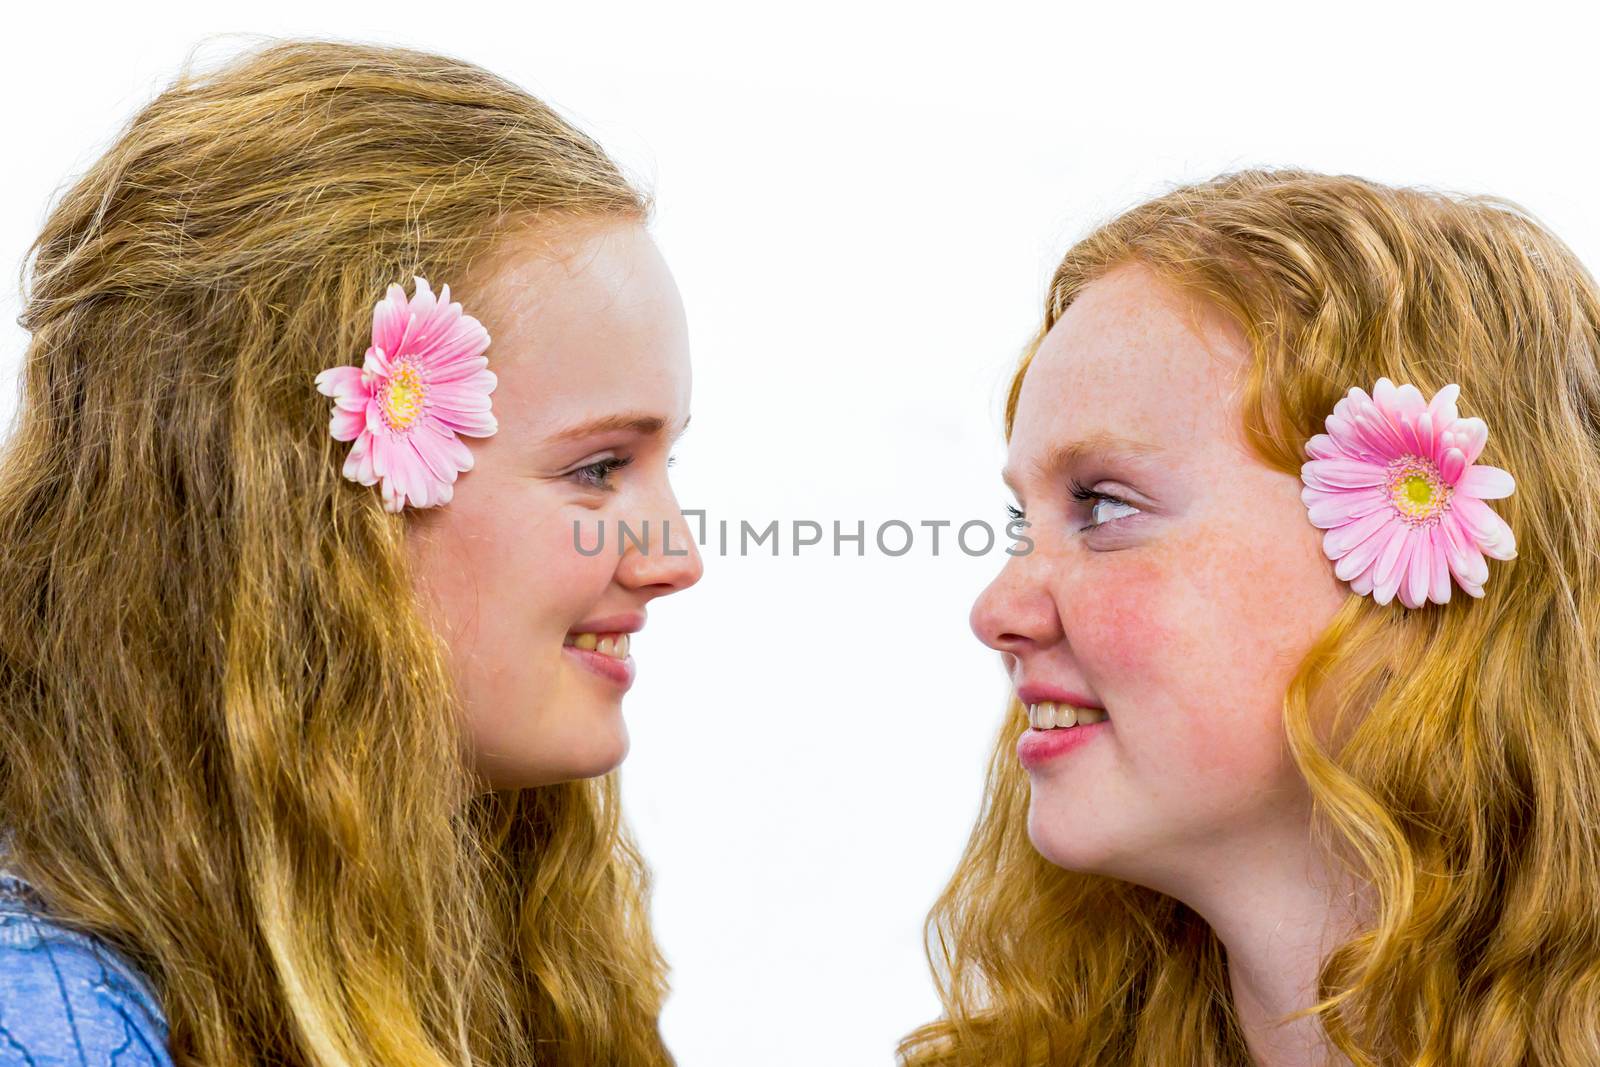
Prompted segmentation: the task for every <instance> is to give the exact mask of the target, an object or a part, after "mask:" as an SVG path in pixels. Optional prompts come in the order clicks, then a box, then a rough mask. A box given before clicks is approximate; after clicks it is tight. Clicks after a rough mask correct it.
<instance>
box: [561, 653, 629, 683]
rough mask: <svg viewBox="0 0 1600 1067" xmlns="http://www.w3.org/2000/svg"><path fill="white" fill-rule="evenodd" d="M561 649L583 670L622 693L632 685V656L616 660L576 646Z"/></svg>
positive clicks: (613, 657)
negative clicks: (598, 677)
mask: <svg viewBox="0 0 1600 1067" xmlns="http://www.w3.org/2000/svg"><path fill="white" fill-rule="evenodd" d="M561 649H562V651H564V652H566V653H567V654H568V655H570V656H572V657H573V658H575V659H576V660H577V661H578V664H579V666H581V667H583V669H584V670H587V671H590V672H592V673H594V674H598V675H599V676H600V677H602V678H604V679H605V680H606V681H608V682H610V683H611V684H613V685H615V686H616V687H617V688H619V689H621V690H622V691H623V692H627V690H628V687H629V686H630V685H632V684H633V670H634V668H633V657H632V656H628V657H626V658H625V659H618V658H617V657H615V656H608V655H606V654H605V653H603V652H594V651H591V650H589V649H587V648H579V647H578V646H577V645H562V646H561Z"/></svg>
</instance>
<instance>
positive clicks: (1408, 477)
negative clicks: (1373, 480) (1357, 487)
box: [1388, 455, 1454, 525]
mask: <svg viewBox="0 0 1600 1067" xmlns="http://www.w3.org/2000/svg"><path fill="white" fill-rule="evenodd" d="M1388 492H1389V500H1390V502H1391V503H1393V504H1394V507H1395V511H1397V512H1399V514H1400V517H1401V518H1402V519H1403V520H1405V521H1406V522H1409V523H1413V524H1418V525H1426V524H1429V523H1431V522H1433V521H1434V519H1435V517H1436V516H1437V515H1438V514H1439V513H1440V512H1441V511H1444V510H1446V509H1448V508H1449V506H1450V497H1451V496H1452V495H1454V491H1453V490H1452V488H1451V487H1450V486H1448V485H1446V484H1445V481H1444V478H1443V477H1441V476H1440V474H1439V471H1438V469H1437V468H1435V467H1434V465H1433V464H1432V463H1429V462H1428V461H1427V460H1425V459H1423V458H1422V457H1421V456H1409V455H1408V456H1401V457H1399V458H1398V459H1396V460H1394V461H1392V462H1391V463H1390V464H1389V480H1388Z"/></svg>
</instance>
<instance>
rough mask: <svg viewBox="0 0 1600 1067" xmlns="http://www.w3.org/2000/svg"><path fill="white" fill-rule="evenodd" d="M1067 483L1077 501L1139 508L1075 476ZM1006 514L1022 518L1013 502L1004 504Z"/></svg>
mask: <svg viewBox="0 0 1600 1067" xmlns="http://www.w3.org/2000/svg"><path fill="white" fill-rule="evenodd" d="M1067 484H1068V486H1069V487H1070V489H1071V492H1072V499H1074V500H1077V501H1079V502H1081V503H1089V502H1091V501H1093V502H1095V503H1098V502H1100V501H1102V500H1103V501H1105V502H1106V503H1108V504H1116V505H1118V506H1119V507H1124V508H1133V509H1134V510H1135V511H1137V510H1139V509H1138V506H1137V505H1135V504H1130V503H1128V502H1127V501H1126V500H1123V499H1122V498H1121V497H1117V496H1112V495H1111V494H1110V493H1097V492H1095V491H1094V490H1093V489H1090V488H1089V487H1088V486H1086V485H1084V484H1083V483H1082V482H1079V481H1078V480H1077V479H1076V478H1069V479H1068V480H1067ZM1006 514H1007V515H1009V516H1010V517H1011V518H1012V519H1013V520H1021V519H1022V518H1024V513H1023V510H1022V509H1021V508H1019V507H1017V506H1016V505H1015V504H1007V505H1006ZM1117 518H1119V519H1125V518H1131V516H1128V515H1119V516H1117ZM1116 521H1117V519H1107V520H1106V521H1105V522H1096V523H1091V524H1090V525H1089V527H1088V528H1089V529H1091V530H1092V529H1094V528H1095V527H1096V526H1110V525H1111V524H1112V523H1114V522H1116Z"/></svg>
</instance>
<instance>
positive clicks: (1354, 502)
mask: <svg viewBox="0 0 1600 1067" xmlns="http://www.w3.org/2000/svg"><path fill="white" fill-rule="evenodd" d="M1380 508H1382V509H1384V510H1391V508H1390V504H1389V497H1388V495H1387V494H1385V493H1384V492H1383V491H1382V490H1381V489H1352V490H1347V491H1346V492H1345V493H1343V494H1342V496H1340V497H1339V498H1338V499H1336V500H1328V501H1322V502H1319V503H1316V504H1313V505H1311V507H1310V508H1308V509H1307V512H1306V513H1307V515H1308V517H1309V518H1310V519H1311V525H1313V526H1316V527H1320V528H1321V529H1324V530H1326V529H1328V528H1329V527H1332V526H1343V525H1344V524H1345V523H1347V522H1353V521H1354V520H1356V519H1359V518H1361V516H1363V515H1370V514H1372V513H1373V512H1374V511H1377V510H1379V509H1380Z"/></svg>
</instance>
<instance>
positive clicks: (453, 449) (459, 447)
mask: <svg viewBox="0 0 1600 1067" xmlns="http://www.w3.org/2000/svg"><path fill="white" fill-rule="evenodd" d="M417 432H419V433H423V434H427V435H428V437H430V438H431V439H432V443H431V445H430V446H429V447H431V448H433V449H434V450H436V451H438V452H440V453H441V454H442V455H443V456H444V457H445V460H446V461H447V462H448V463H450V465H451V466H453V467H454V468H455V469H456V470H458V471H469V470H471V469H472V466H473V463H474V462H475V460H474V458H473V455H472V449H470V448H468V447H467V445H466V442H465V441H463V440H461V438H459V437H457V436H456V435H455V434H454V433H453V432H452V431H450V430H449V429H447V428H446V427H444V426H442V425H440V424H439V422H438V421H437V420H435V419H434V418H432V417H428V418H424V419H422V420H421V421H420V422H418V423H417Z"/></svg>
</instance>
